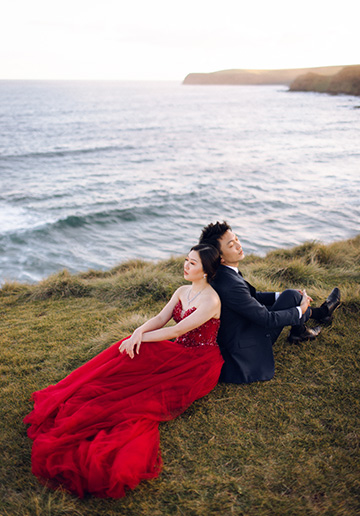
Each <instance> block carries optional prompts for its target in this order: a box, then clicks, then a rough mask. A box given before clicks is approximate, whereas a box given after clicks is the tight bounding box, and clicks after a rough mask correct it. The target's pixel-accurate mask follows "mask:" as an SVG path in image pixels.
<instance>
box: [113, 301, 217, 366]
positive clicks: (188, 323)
mask: <svg viewBox="0 0 360 516" xmlns="http://www.w3.org/2000/svg"><path fill="white" fill-rule="evenodd" d="M175 304H176V303H175ZM174 306H175V305H174ZM219 313H220V299H219V297H218V295H217V294H216V293H215V292H212V293H211V294H210V295H209V296H207V297H206V298H205V299H204V300H203V301H202V303H201V305H200V306H199V307H198V308H197V309H196V310H195V311H194V312H193V313H192V314H190V315H189V316H188V317H186V318H185V319H183V320H182V321H180V322H179V323H178V324H176V325H175V326H169V327H166V328H161V329H155V328H154V329H150V328H149V327H148V328H147V331H146V332H142V335H141V339H140V341H139V340H137V338H136V340H135V339H133V335H134V334H133V335H132V336H131V337H130V339H127V340H125V341H123V343H122V344H121V346H120V348H119V349H120V352H123V351H126V352H127V353H128V355H129V356H130V357H131V358H134V351H135V352H136V353H137V354H138V353H139V350H140V346H141V343H142V342H156V341H160V340H169V339H174V338H177V337H179V336H180V335H183V334H184V333H187V332H189V331H191V330H193V329H195V328H198V327H199V326H201V325H202V324H204V323H205V322H206V321H208V320H209V319H211V318H212V317H218V316H219ZM135 337H137V335H136V336H135Z"/></svg>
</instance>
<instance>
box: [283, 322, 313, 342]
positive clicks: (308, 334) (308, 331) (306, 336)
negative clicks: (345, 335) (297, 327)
mask: <svg viewBox="0 0 360 516" xmlns="http://www.w3.org/2000/svg"><path fill="white" fill-rule="evenodd" d="M320 332H321V326H315V327H314V328H306V327H305V329H304V331H302V332H301V333H299V335H297V334H295V333H292V332H290V333H289V336H288V341H289V342H291V343H292V344H298V343H299V342H304V341H305V340H314V339H316V337H317V336H318V335H319V333H320Z"/></svg>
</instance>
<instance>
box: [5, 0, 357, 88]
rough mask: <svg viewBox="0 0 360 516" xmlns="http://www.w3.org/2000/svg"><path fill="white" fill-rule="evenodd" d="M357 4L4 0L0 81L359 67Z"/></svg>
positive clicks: (348, 0) (323, 0)
mask: <svg viewBox="0 0 360 516" xmlns="http://www.w3.org/2000/svg"><path fill="white" fill-rule="evenodd" d="M358 5H359V2H358V0H342V1H341V2H336V3H334V2H330V1H329V0H302V1H301V2H292V1H291V0H250V1H249V0H248V1H243V0H216V1H213V0H181V1H180V0H55V1H52V0H5V1H4V2H3V6H2V9H1V16H0V79H104V80H108V79H110V80H117V79H120V80H179V81H181V80H182V79H183V78H184V77H185V76H186V75H187V74H188V73H189V72H211V71H216V70H224V69H229V68H260V69H274V68H299V67H312V66H330V65H347V64H360V57H359V53H360V31H359V7H358Z"/></svg>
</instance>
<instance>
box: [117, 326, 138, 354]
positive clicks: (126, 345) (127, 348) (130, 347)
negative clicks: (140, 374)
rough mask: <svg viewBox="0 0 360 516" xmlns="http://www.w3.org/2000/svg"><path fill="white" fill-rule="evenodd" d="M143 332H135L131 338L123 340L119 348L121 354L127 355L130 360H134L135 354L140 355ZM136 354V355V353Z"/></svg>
mask: <svg viewBox="0 0 360 516" xmlns="http://www.w3.org/2000/svg"><path fill="white" fill-rule="evenodd" d="M141 339H142V332H140V331H138V330H135V331H134V333H133V334H132V335H131V337H128V338H127V339H125V340H123V341H122V343H121V344H120V346H119V351H120V353H124V352H125V353H127V354H128V355H129V357H130V358H134V356H135V353H136V354H137V355H138V354H139V351H140V346H141ZM134 352H135V353H134Z"/></svg>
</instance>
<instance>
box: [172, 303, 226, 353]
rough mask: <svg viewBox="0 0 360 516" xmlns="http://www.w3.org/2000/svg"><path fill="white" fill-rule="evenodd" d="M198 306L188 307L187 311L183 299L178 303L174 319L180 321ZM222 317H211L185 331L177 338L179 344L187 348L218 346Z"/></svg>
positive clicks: (174, 311)
mask: <svg viewBox="0 0 360 516" xmlns="http://www.w3.org/2000/svg"><path fill="white" fill-rule="evenodd" d="M195 310H196V307H195V306H193V307H192V308H188V309H187V310H186V311H185V312H183V310H182V304H181V301H179V302H178V303H177V305H176V306H175V308H174V310H173V319H174V321H175V322H176V323H179V322H180V321H182V320H183V319H185V317H187V316H188V315H190V314H192V313H193V312H194V311H195ZM219 326H220V319H214V318H213V319H209V320H208V321H206V322H205V323H204V324H202V325H201V326H199V327H198V328H194V329H193V330H190V331H188V332H187V333H184V335H181V336H180V337H178V338H177V339H176V341H175V342H176V343H177V344H181V345H182V346H184V347H185V348H198V347H200V346H217V345H218V344H217V342H216V336H217V333H218V331H219Z"/></svg>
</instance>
